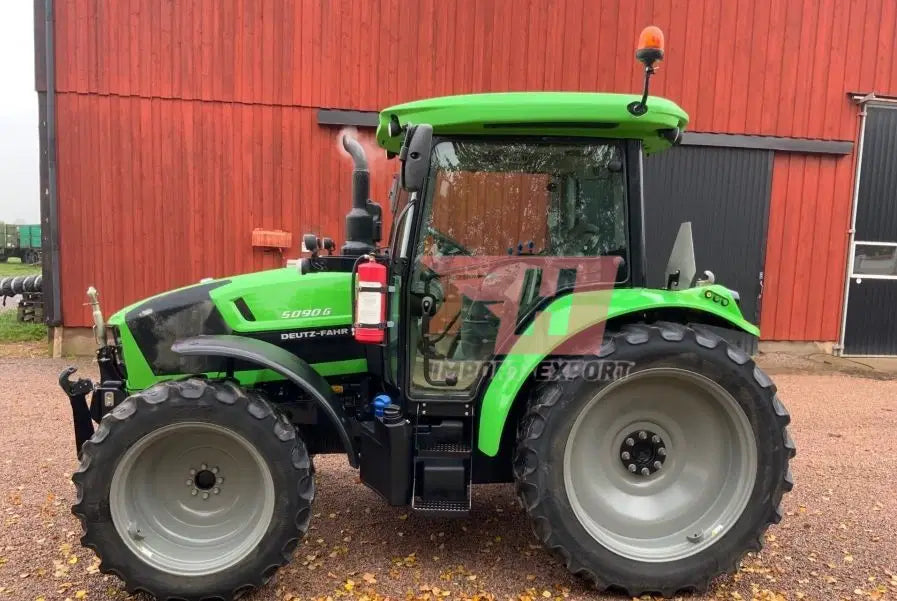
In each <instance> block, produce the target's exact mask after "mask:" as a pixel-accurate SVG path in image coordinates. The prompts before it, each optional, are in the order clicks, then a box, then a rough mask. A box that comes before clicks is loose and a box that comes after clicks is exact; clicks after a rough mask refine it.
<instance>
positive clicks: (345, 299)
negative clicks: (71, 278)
mask: <svg viewBox="0 0 897 601" xmlns="http://www.w3.org/2000/svg"><path fill="white" fill-rule="evenodd" d="M350 285H351V274H349V273H332V272H320V273H311V274H304V275H303V274H300V273H299V271H298V270H297V269H295V268H292V267H287V268H283V269H274V270H271V271H261V272H256V273H249V274H244V275H237V276H233V277H229V278H222V279H214V280H207V281H203V282H201V283H199V284H195V285H193V286H187V287H184V288H179V289H177V290H172V291H169V292H165V293H162V294H159V295H156V296H153V297H150V298H148V299H145V300H142V301H139V302H137V303H134V304H133V305H130V306H128V307H125V308H124V309H122V310H120V311H118V312H116V313H115V314H113V315H112V316H111V317H110V318H109V319H108V323H109V325H111V326H114V327H115V328H116V331H117V333H118V336H119V341H120V342H119V344H120V345H121V348H122V354H123V359H124V362H125V366H126V368H127V375H128V388H129V389H132V390H133V389H142V388H145V387H147V386H150V385H152V384H154V383H156V382H158V381H161V380H165V379H171V378H174V377H179V376H181V375H183V374H184V373H217V370H218V367H220V366H215V365H213V362H212V361H211V360H208V359H206V358H199V361H198V362H197V360H196V359H193V358H190V359H188V358H184V357H180V356H178V355H175V354H174V353H172V352H171V345H172V344H173V343H174V342H175V340H178V339H182V338H188V337H190V336H197V335H203V334H209V335H214V334H236V335H245V336H250V337H253V338H259V339H262V340H266V341H268V342H271V343H273V344H277V345H278V346H282V347H284V348H287V349H288V350H290V351H291V352H293V353H294V354H296V355H297V356H299V357H301V358H303V359H305V360H306V361H307V362H309V363H310V364H312V366H313V367H315V369H317V371H318V372H319V373H321V374H322V375H325V376H327V375H336V374H341V373H356V372H361V371H365V370H366V369H367V364H366V362H365V360H364V358H363V352H361V349H360V347H359V346H358V345H357V344H355V343H354V341H353V340H352V337H351V330H350V325H351V320H352V308H351V289H350ZM203 361H206V363H203ZM191 362H193V363H191ZM242 371H243V372H245V373H238V374H237V376H238V378H240V379H241V380H243V381H244V383H251V382H257V381H260V380H261V379H277V378H278V376H276V374H273V373H272V372H267V371H266V370H251V369H250V370H242Z"/></svg>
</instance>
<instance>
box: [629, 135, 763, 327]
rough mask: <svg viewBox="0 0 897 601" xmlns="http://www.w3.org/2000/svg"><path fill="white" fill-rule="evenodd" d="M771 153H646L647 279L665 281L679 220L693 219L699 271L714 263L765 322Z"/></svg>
mask: <svg viewBox="0 0 897 601" xmlns="http://www.w3.org/2000/svg"><path fill="white" fill-rule="evenodd" d="M772 154H773V153H772V151H768V150H745V149H736V148H708V147H699V146H677V147H675V148H673V149H672V150H669V151H667V152H664V153H661V154H658V155H656V156H652V157H647V158H646V159H645V175H644V178H645V182H644V190H645V239H646V242H645V244H646V250H647V256H648V285H650V286H655V287H663V286H665V285H666V274H665V273H664V271H665V269H666V265H667V259H668V258H669V255H670V251H671V250H672V248H673V241H674V240H675V238H676V234H677V233H678V231H679V224H680V223H682V222H683V221H691V223H692V234H693V236H694V243H695V261H696V264H697V268H698V273H699V274H700V273H702V272H703V271H704V270H705V269H709V270H710V271H712V272H713V273H714V275H716V281H717V282H718V283H720V284H723V285H725V286H727V287H729V288H731V289H733V290H737V291H738V292H739V294H740V295H741V310H742V312H743V313H744V316H745V317H746V318H747V319H748V320H750V321H753V322H755V323H756V322H757V321H758V319H759V316H760V311H759V307H760V294H761V292H762V288H763V261H764V252H765V248H766V228H767V223H768V220H769V195H770V182H771V178H772ZM751 342H752V344H753V341H751Z"/></svg>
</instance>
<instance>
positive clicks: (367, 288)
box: [354, 256, 386, 344]
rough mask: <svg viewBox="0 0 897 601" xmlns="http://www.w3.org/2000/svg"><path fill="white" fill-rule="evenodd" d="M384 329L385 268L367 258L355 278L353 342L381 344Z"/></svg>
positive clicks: (369, 257)
mask: <svg viewBox="0 0 897 601" xmlns="http://www.w3.org/2000/svg"><path fill="white" fill-rule="evenodd" d="M385 328H386V266H385V265H381V264H380V263H377V261H376V260H375V259H374V257H373V256H368V257H367V261H362V262H361V264H359V265H358V271H357V272H356V277H355V328H354V329H355V340H357V341H358V342H362V343H365V344H381V343H382V342H383V340H384V338H385V333H386V329H385Z"/></svg>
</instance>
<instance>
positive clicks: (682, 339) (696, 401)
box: [514, 323, 794, 597]
mask: <svg viewBox="0 0 897 601" xmlns="http://www.w3.org/2000/svg"><path fill="white" fill-rule="evenodd" d="M598 358H599V360H600V361H604V362H611V361H615V362H618V363H616V364H615V365H617V366H619V369H618V370H617V371H615V372H614V371H611V370H609V369H606V368H605V369H601V370H599V372H598V373H601V374H611V373H615V374H616V375H617V376H618V377H616V379H604V380H602V381H589V379H588V378H582V377H577V378H575V379H570V380H563V379H561V380H556V381H550V382H544V383H542V384H541V385H540V386H539V387H538V388H537V389H536V390H535V392H534V395H533V397H532V399H531V401H530V404H529V407H528V410H527V413H526V414H525V415H524V417H523V419H522V420H521V423H520V427H519V431H518V441H517V450H516V453H515V460H514V472H515V477H516V480H517V491H518V495H519V497H520V499H521V502H522V503H523V505H524V507H525V508H526V511H527V512H528V513H529V515H530V518H531V519H532V523H533V528H534V531H535V533H536V536H537V537H538V538H539V539H540V540H541V541H542V542H543V543H544V544H545V545H546V546H547V547H548V548H549V549H551V550H552V551H554V552H555V553H556V554H558V555H559V556H560V558H561V559H562V560H563V561H564V562H565V564H566V566H567V568H568V569H569V570H570V571H572V572H573V573H576V574H580V575H583V576H585V577H586V578H588V579H590V580H592V581H593V582H594V583H595V585H596V586H597V587H598V588H600V589H617V590H623V591H625V592H626V594H627V595H630V596H633V597H635V596H640V595H643V594H646V593H648V594H656V593H659V594H662V595H664V596H667V597H671V596H673V595H675V594H677V593H678V592H680V591H703V590H705V589H706V588H707V587H708V586H709V583H710V581H711V580H712V579H713V578H714V577H716V576H718V575H719V574H721V573H724V572H734V571H735V570H736V569H737V566H738V562H739V561H740V560H741V558H742V557H743V556H744V554H745V553H747V552H748V551H752V550H753V551H758V550H759V549H760V547H761V544H762V543H761V537H762V535H763V533H764V532H765V530H766V528H767V527H768V526H769V525H770V524H772V523H777V522H778V521H779V520H780V519H781V510H780V509H779V503H780V501H781V499H782V495H783V494H784V493H785V492H787V491H789V490H791V487H792V479H791V473H790V470H789V468H788V462H789V459H790V458H791V457H793V456H794V444H793V442H792V440H791V437H790V436H789V434H788V430H787V427H786V426H787V425H788V422H789V419H790V418H789V416H788V412H787V411H786V410H785V407H784V406H783V405H782V403H781V401H780V400H779V398H778V397H777V396H776V389H775V386H774V385H773V383H772V381H771V380H770V379H769V378H768V377H767V376H766V375H765V374H764V373H763V372H762V371H761V370H760V369H759V368H758V367H756V366H755V365H754V363H753V361H752V360H751V359H750V357H749V356H748V355H746V354H745V353H743V352H742V351H740V350H739V349H737V348H734V347H730V346H729V345H728V344H727V343H726V342H725V341H724V340H722V339H720V338H719V337H717V336H715V335H713V334H712V333H710V332H708V331H706V330H703V329H701V328H700V327H699V326H697V327H695V328H694V329H693V328H689V327H685V326H682V325H680V324H671V323H658V324H655V325H652V326H647V325H634V326H626V327H625V328H624V329H623V330H622V331H620V332H617V333H614V334H609V335H608V336H607V337H606V338H605V340H604V343H603V344H602V347H601V350H600V351H599V353H598ZM605 365H613V364H605Z"/></svg>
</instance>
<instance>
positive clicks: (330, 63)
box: [55, 0, 897, 340]
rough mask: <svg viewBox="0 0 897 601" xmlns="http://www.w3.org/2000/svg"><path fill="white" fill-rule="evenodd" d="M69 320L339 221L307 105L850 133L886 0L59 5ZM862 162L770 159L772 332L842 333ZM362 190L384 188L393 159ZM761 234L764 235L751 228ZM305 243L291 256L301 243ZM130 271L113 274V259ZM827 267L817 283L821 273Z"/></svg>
mask: <svg viewBox="0 0 897 601" xmlns="http://www.w3.org/2000/svg"><path fill="white" fill-rule="evenodd" d="M55 6H56V20H55V27H56V28H55V35H56V44H57V45H56V61H57V88H58V90H57V102H58V104H59V116H58V139H59V148H58V152H59V163H60V164H59V206H60V237H61V240H60V243H61V272H62V278H63V282H62V285H63V295H62V298H63V319H64V322H65V324H66V325H69V326H81V325H88V324H89V313H88V311H87V309H86V308H84V307H83V306H82V302H83V290H84V289H85V288H86V287H87V285H89V284H95V285H97V286H98V288H99V289H100V290H101V291H102V293H103V297H104V302H105V305H106V307H107V309H114V308H118V307H120V306H122V305H123V304H125V303H129V302H132V301H134V300H137V299H139V298H140V297H142V296H145V295H147V294H150V293H154V292H159V291H161V290H164V289H167V288H170V287H172V286H176V285H182V284H185V283H189V282H192V281H195V280H197V279H199V278H200V277H204V276H217V275H225V274H227V273H232V272H239V271H250V270H254V269H259V268H262V267H270V266H273V265H275V264H279V263H280V257H279V255H270V254H266V253H264V252H262V251H261V250H258V249H255V250H253V249H252V248H251V246H250V245H249V237H250V232H251V230H252V228H253V227H266V228H278V229H284V230H288V231H292V232H293V233H294V240H297V241H298V239H299V235H301V233H303V232H305V231H314V230H317V231H318V233H320V234H328V235H333V236H334V237H337V238H339V237H340V235H339V234H340V230H341V218H342V215H343V213H344V212H345V209H346V206H347V204H348V188H349V166H348V164H347V163H345V162H344V159H342V158H341V156H340V155H339V154H338V152H337V151H336V150H335V147H336V130H335V129H332V128H326V127H322V126H320V125H318V124H317V122H316V118H315V111H316V109H317V108H321V107H324V108H341V109H355V110H376V109H379V108H382V107H384V106H387V105H389V104H393V103H396V102H400V101H405V100H411V99H415V98H421V97H427V96H435V95H442V94H453V93H464V92H483V91H499V90H502V91H503V90H536V89H549V90H586V91H596V90H603V91H627V90H628V91H634V90H637V89H638V88H639V85H640V81H639V79H640V73H639V69H638V68H637V66H636V64H635V62H634V60H633V46H634V43H635V40H636V38H637V35H638V31H639V30H640V29H641V27H643V26H644V25H646V24H650V23H653V24H657V25H659V26H660V27H661V28H662V29H663V30H664V32H665V33H666V39H667V59H666V60H665V61H664V63H663V69H662V71H661V73H660V74H659V75H658V76H657V77H656V78H655V80H654V82H653V88H652V91H653V92H654V93H657V94H661V95H664V96H667V97H669V98H671V99H673V100H675V101H677V102H679V103H680V104H681V105H682V106H683V107H684V108H685V109H686V110H687V111H688V112H689V114H690V115H691V117H692V122H691V124H690V127H689V129H691V130H692V131H701V132H723V133H737V134H762V135H773V136H788V137H805V138H820V139H842V140H855V138H856V130H857V119H856V115H857V112H858V111H857V108H856V107H855V106H854V105H853V104H852V103H851V102H850V101H849V99H848V97H847V92H849V91H863V92H866V91H872V90H875V91H876V92H877V93H879V94H887V93H888V92H895V91H897V59H895V58H894V57H893V55H894V39H895V21H897V5H895V4H894V3H893V2H891V0H803V1H801V0H791V1H789V2H780V1H779V0H737V1H736V0H732V1H728V0H727V1H720V0H635V1H633V2H629V3H626V4H620V3H619V2H617V1H616V0H600V1H598V0H494V1H476V0H439V1H437V0H416V1H414V2H403V1H401V0H364V1H358V0H303V1H301V2H300V1H296V2H288V1H285V0H179V1H178V2H175V1H173V0H130V1H126V0H119V1H113V0H56V2H55ZM852 163H853V157H852V156H845V157H838V158H819V157H813V156H803V155H792V154H779V155H778V156H777V157H776V159H775V166H774V173H773V193H772V200H771V209H770V227H769V229H770V235H769V243H768V249H767V265H766V287H765V290H764V299H763V311H762V322H761V328H762V332H763V337H764V338H768V339H789V340H834V339H836V337H837V333H838V332H837V328H838V319H839V316H838V312H839V307H840V302H841V298H840V296H841V289H842V287H843V282H844V269H845V255H846V235H845V233H846V230H847V227H848V220H849V217H848V213H849V204H850V189H851V185H852V179H853V166H852ZM380 167H381V169H380V171H379V172H378V173H377V177H376V178H375V186H374V190H375V196H376V197H377V198H379V199H381V200H382V199H385V192H386V187H387V182H388V173H387V172H389V171H392V169H393V166H392V165H390V164H387V165H381V166H380ZM758 243H761V241H758ZM294 254H295V253H294ZM123 264H124V265H127V266H128V267H129V268H128V269H122V268H121V266H122V265H123ZM818 278H823V279H822V280H820V279H818Z"/></svg>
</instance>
